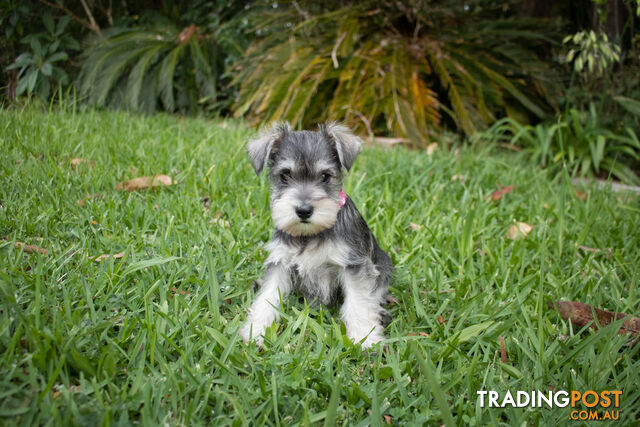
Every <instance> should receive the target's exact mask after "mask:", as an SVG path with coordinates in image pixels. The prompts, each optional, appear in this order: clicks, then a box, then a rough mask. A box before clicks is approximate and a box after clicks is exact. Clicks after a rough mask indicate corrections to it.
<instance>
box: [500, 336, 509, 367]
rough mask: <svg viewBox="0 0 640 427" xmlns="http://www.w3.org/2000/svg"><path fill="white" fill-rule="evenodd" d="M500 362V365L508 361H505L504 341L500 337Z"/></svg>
mask: <svg viewBox="0 0 640 427" xmlns="http://www.w3.org/2000/svg"><path fill="white" fill-rule="evenodd" d="M500 360H501V361H502V363H508V362H509V359H507V350H506V349H505V348H504V339H503V338H502V337H500Z"/></svg>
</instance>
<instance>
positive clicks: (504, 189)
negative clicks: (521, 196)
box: [485, 185, 518, 202]
mask: <svg viewBox="0 0 640 427" xmlns="http://www.w3.org/2000/svg"><path fill="white" fill-rule="evenodd" d="M516 188H518V187H516V186H515V185H507V186H506V187H503V186H502V185H500V186H499V187H498V189H497V190H496V191H494V192H493V193H491V195H489V196H487V197H485V200H489V199H492V200H493V201H494V202H497V201H498V200H500V199H501V198H502V196H504V195H505V194H508V193H511V192H512V191H513V190H515V189H516Z"/></svg>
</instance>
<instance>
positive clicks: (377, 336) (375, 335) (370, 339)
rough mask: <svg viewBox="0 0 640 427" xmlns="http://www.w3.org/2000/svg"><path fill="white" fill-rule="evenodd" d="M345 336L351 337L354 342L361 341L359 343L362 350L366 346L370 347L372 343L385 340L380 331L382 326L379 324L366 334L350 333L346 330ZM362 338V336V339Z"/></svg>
mask: <svg viewBox="0 0 640 427" xmlns="http://www.w3.org/2000/svg"><path fill="white" fill-rule="evenodd" d="M347 336H348V337H349V338H351V341H353V342H354V343H359V342H360V341H362V342H361V343H360V345H361V346H362V349H363V350H364V349H367V348H371V346H373V345H374V344H377V343H379V342H381V341H384V340H385V336H384V334H383V333H382V328H381V327H380V326H377V327H376V328H375V329H374V330H372V331H371V332H370V333H369V334H368V335H364V334H362V333H358V332H351V333H350V332H349V331H347ZM365 336H366V338H365ZM363 338H364V341H363V340H362V339H363Z"/></svg>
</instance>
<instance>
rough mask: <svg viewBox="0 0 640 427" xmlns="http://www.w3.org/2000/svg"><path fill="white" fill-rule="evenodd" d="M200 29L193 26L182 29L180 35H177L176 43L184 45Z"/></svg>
mask: <svg viewBox="0 0 640 427" xmlns="http://www.w3.org/2000/svg"><path fill="white" fill-rule="evenodd" d="M199 29H200V27H197V26H195V25H194V24H191V25H189V26H188V27H184V28H183V29H182V31H180V34H178V43H180V44H185V43H187V42H188V41H189V40H191V37H193V35H194V34H195V33H196V32H197V31H198V30H199Z"/></svg>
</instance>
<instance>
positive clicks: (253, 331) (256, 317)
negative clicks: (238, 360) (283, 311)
mask: <svg viewBox="0 0 640 427" xmlns="http://www.w3.org/2000/svg"><path fill="white" fill-rule="evenodd" d="M289 292H291V277H290V275H289V272H288V271H287V269H286V268H284V267H283V266H282V265H281V264H268V265H267V267H266V270H265V273H264V277H263V279H262V286H261V287H260V291H259V292H258V295H257V296H256V299H255V300H254V301H253V304H251V308H249V314H248V316H247V321H246V322H245V324H244V325H243V326H242V328H240V331H239V334H240V336H241V337H242V339H243V340H244V342H249V341H250V340H252V339H253V340H254V341H255V342H256V344H258V345H262V342H263V340H264V330H265V329H266V328H267V327H268V326H269V325H271V324H272V323H273V322H274V321H277V320H279V319H280V313H279V311H278V309H279V307H280V298H284V297H285V296H287V295H288V294H289Z"/></svg>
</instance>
